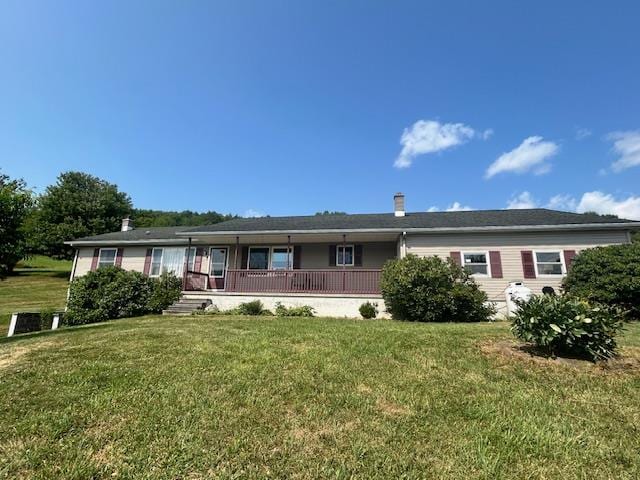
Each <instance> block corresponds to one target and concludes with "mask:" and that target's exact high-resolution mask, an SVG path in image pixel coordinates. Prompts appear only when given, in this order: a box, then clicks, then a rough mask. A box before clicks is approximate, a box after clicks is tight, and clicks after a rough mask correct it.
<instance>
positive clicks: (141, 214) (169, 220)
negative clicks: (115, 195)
mask: <svg viewBox="0 0 640 480" xmlns="http://www.w3.org/2000/svg"><path fill="white" fill-rule="evenodd" d="M131 217H132V218H133V222H134V223H133V224H134V226H135V227H136V228H144V227H177V226H182V225H186V226H194V227H197V226H200V225H211V224H213V223H219V222H224V221H225V220H231V219H232V218H236V216H234V215H223V214H221V213H218V212H214V211H208V212H202V213H200V212H192V211H191V210H183V211H182V212H173V211H163V210H144V209H139V208H136V209H134V210H133V213H132V214H131Z"/></svg>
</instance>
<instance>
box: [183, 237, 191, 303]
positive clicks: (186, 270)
mask: <svg viewBox="0 0 640 480" xmlns="http://www.w3.org/2000/svg"><path fill="white" fill-rule="evenodd" d="M190 253H191V237H189V243H188V244H187V262H186V264H185V266H184V269H183V270H184V271H183V272H182V290H183V291H185V290H186V289H187V274H188V273H189V254H190Z"/></svg>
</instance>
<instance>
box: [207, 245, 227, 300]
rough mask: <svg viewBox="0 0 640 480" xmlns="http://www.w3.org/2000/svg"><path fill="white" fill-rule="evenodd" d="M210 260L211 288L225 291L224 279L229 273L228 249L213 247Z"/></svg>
mask: <svg viewBox="0 0 640 480" xmlns="http://www.w3.org/2000/svg"><path fill="white" fill-rule="evenodd" d="M209 253H210V255H209V258H210V259H211V262H210V264H209V288H213V289H215V290H224V279H225V274H226V273H227V257H228V253H229V249H228V248H227V247H211V250H210V252H209Z"/></svg>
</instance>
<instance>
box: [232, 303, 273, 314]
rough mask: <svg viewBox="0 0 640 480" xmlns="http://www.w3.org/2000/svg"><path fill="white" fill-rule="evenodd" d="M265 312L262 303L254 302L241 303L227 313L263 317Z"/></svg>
mask: <svg viewBox="0 0 640 480" xmlns="http://www.w3.org/2000/svg"><path fill="white" fill-rule="evenodd" d="M265 312H266V311H265V309H264V305H262V302H261V301H260V300H254V301H253V302H245V303H241V304H240V305H238V306H237V307H236V308H234V309H233V310H231V311H230V312H229V313H230V314H234V313H235V314H237V315H264V314H265Z"/></svg>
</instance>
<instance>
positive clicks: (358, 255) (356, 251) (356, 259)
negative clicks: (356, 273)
mask: <svg viewBox="0 0 640 480" xmlns="http://www.w3.org/2000/svg"><path fill="white" fill-rule="evenodd" d="M353 265H354V266H355V267H361V266H362V245H354V246H353Z"/></svg>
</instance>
